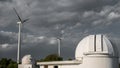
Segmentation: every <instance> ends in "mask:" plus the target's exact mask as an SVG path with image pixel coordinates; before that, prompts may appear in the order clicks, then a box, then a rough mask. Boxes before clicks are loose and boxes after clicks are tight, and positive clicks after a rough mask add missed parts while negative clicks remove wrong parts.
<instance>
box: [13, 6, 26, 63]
mask: <svg viewBox="0 0 120 68" xmlns="http://www.w3.org/2000/svg"><path fill="white" fill-rule="evenodd" d="M13 9H14V11H15V13H16V15H17V17H18V19H19V22H17V24H18V25H19V31H18V50H17V63H18V64H20V56H21V28H22V24H23V23H24V22H26V21H28V19H25V20H22V19H21V17H20V15H19V14H18V12H17V11H16V9H15V8H13Z"/></svg>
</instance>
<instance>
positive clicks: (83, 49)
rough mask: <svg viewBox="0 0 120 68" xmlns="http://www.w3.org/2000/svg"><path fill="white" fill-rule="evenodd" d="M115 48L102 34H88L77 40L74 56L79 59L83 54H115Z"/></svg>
mask: <svg viewBox="0 0 120 68" xmlns="http://www.w3.org/2000/svg"><path fill="white" fill-rule="evenodd" d="M115 50H116V49H115V48H114V46H113V45H112V44H111V42H110V41H109V40H108V38H107V37H105V36H104V35H89V36H87V37H85V38H83V40H82V41H80V42H79V44H78V46H77V48H76V53H75V57H76V59H77V60H81V59H82V58H83V57H84V56H117V55H118V54H117V52H116V51H115Z"/></svg>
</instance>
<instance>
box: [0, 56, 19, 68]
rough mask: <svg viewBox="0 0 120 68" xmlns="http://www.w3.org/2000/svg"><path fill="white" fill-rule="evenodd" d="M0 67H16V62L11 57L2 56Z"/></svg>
mask: <svg viewBox="0 0 120 68" xmlns="http://www.w3.org/2000/svg"><path fill="white" fill-rule="evenodd" d="M0 68H17V63H16V62H15V61H13V60H12V59H7V58H2V59H1V60H0Z"/></svg>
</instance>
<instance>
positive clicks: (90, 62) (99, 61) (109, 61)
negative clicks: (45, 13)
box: [83, 56, 119, 68]
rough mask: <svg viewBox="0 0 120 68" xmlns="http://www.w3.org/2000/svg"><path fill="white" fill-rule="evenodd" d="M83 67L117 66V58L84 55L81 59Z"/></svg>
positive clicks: (107, 67)
mask: <svg viewBox="0 0 120 68" xmlns="http://www.w3.org/2000/svg"><path fill="white" fill-rule="evenodd" d="M83 66H85V67H84V68H119V66H118V58H110V57H96V56H95V57H85V58H84V59H83Z"/></svg>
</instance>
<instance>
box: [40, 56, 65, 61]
mask: <svg viewBox="0 0 120 68" xmlns="http://www.w3.org/2000/svg"><path fill="white" fill-rule="evenodd" d="M62 60H63V58H62V57H59V56H58V55H57V54H50V55H48V56H46V57H45V58H44V59H41V60H39V61H40V62H43V61H62Z"/></svg>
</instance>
